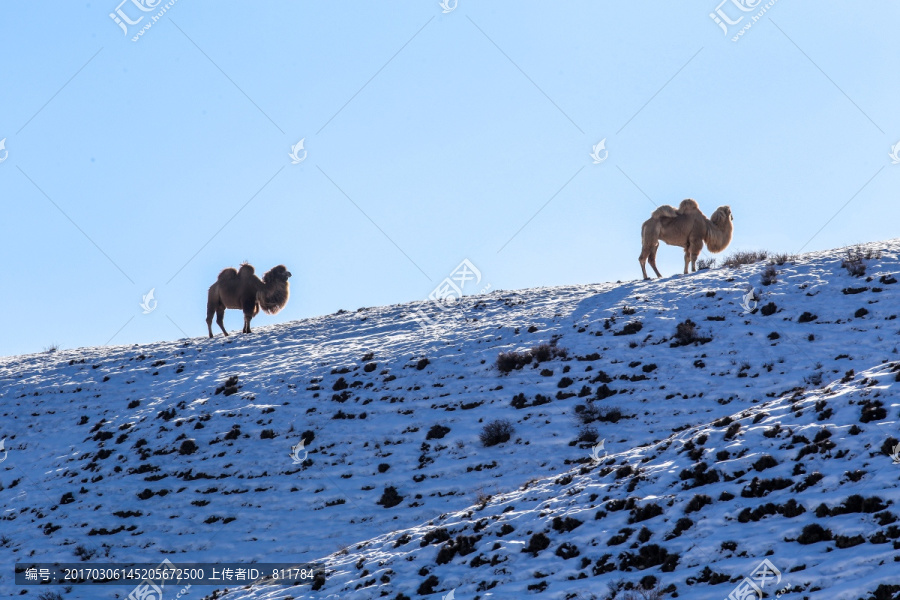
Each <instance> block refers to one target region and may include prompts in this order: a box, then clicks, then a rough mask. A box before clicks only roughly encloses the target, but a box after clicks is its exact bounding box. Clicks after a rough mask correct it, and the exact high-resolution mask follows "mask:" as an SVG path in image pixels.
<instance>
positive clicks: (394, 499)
mask: <svg viewBox="0 0 900 600" xmlns="http://www.w3.org/2000/svg"><path fill="white" fill-rule="evenodd" d="M401 502H403V496H401V495H400V494H399V493H397V488H395V487H394V486H392V485H389V486H388V487H386V488H384V492H383V493H382V494H381V498H379V499H378V502H376V503H375V504H380V505H381V506H383V507H385V508H392V507H394V506H397V505H398V504H400V503H401Z"/></svg>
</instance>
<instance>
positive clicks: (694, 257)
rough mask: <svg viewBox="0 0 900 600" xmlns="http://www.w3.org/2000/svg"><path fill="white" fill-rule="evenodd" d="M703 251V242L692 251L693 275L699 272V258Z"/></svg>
mask: <svg viewBox="0 0 900 600" xmlns="http://www.w3.org/2000/svg"><path fill="white" fill-rule="evenodd" d="M701 250H703V243H702V242H701V243H700V244H697V246H695V247H694V248H693V249H692V250H691V272H692V273H696V272H697V257H698V256H700V251H701Z"/></svg>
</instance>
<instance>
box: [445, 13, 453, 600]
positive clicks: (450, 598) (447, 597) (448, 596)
mask: <svg viewBox="0 0 900 600" xmlns="http://www.w3.org/2000/svg"><path fill="white" fill-rule="evenodd" d="M451 10H452V9H451ZM444 12H447V11H444ZM441 600H456V588H453V589H452V590H450V591H449V592H447V593H446V594H444V595H443V596H441Z"/></svg>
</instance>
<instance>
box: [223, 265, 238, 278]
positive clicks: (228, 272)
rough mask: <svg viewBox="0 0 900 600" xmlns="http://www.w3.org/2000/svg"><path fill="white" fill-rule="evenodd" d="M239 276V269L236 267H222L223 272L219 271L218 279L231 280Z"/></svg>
mask: <svg viewBox="0 0 900 600" xmlns="http://www.w3.org/2000/svg"><path fill="white" fill-rule="evenodd" d="M237 276H238V272H237V269H235V268H234V267H228V268H227V269H222V272H221V273H219V278H218V281H230V280H232V279H234V278H236V277H237Z"/></svg>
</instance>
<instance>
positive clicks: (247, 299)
mask: <svg viewBox="0 0 900 600" xmlns="http://www.w3.org/2000/svg"><path fill="white" fill-rule="evenodd" d="M290 276H291V273H290V271H288V270H287V268H285V266H284V265H278V266H277V267H273V268H272V269H271V270H270V271H268V272H267V273H266V274H265V275H263V278H262V279H260V278H259V277H257V276H256V271H255V269H254V268H253V266H252V265H248V264H247V263H244V264H242V265H241V268H240V270H237V269H235V268H234V267H228V268H227V269H223V270H222V272H221V273H219V278H218V279H217V280H216V282H215V283H214V284H212V285H211V286H209V299H208V301H207V303H206V325H207V327H208V328H209V337H213V332H212V318H213V313H215V315H216V324H218V326H219V327H220V328H221V329H222V333H224V334H225V335H228V332H227V331H225V324H224V318H225V309H226V308H238V309H241V310H243V311H244V329H243V332H244V333H250V319H252V318H253V317H255V316H256V315H257V314H259V309H260V308H262V309H263V311H264V312H265V313H267V314H270V315H274V314H276V313H277V312H278V311H280V310H281V309H282V308H284V305H285V304H287V301H288V296H290V291H291V290H290V285H289V284H288V278H289V277H290Z"/></svg>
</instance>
